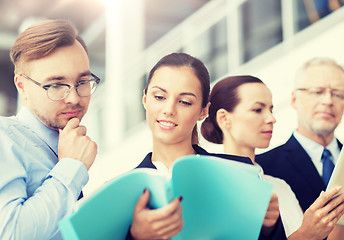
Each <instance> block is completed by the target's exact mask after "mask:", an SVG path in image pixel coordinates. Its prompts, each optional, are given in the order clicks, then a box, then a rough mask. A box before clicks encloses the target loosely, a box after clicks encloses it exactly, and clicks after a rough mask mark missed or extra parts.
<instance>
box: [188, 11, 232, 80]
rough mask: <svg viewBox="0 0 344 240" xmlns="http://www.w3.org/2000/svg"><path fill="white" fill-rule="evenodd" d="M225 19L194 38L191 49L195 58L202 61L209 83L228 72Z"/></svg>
mask: <svg viewBox="0 0 344 240" xmlns="http://www.w3.org/2000/svg"><path fill="white" fill-rule="evenodd" d="M227 31H228V28H227V21H226V18H223V19H221V20H220V21H219V22H217V23H216V24H214V25H213V26H211V27H210V28H209V29H208V30H207V31H205V32H204V33H203V34H201V35H199V36H198V37H197V38H195V40H194V42H193V43H192V44H194V46H193V49H197V52H195V56H196V57H197V58H199V59H201V60H202V61H203V63H204V64H205V65H206V67H207V68H208V70H209V74H210V79H211V81H213V80H216V79H218V78H219V77H222V76H223V75H224V74H226V73H227V72H228V70H229V69H228V57H227V54H228V49H227V42H228V39H227V35H228V34H227Z"/></svg>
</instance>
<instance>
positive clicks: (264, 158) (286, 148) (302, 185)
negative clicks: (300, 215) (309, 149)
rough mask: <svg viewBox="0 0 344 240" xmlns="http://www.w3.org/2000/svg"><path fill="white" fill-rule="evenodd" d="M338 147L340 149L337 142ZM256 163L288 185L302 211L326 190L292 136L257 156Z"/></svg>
mask: <svg viewBox="0 0 344 240" xmlns="http://www.w3.org/2000/svg"><path fill="white" fill-rule="evenodd" d="M337 141H338V140H337ZM338 147H339V148H340V149H341V148H342V144H341V143H340V142H339V141H338ZM256 162H257V163H259V164H260V165H261V166H262V167H263V170H264V173H265V174H268V175H271V176H274V177H278V178H281V179H283V180H284V181H286V182H287V183H288V184H289V185H290V187H291V189H292V190H293V192H294V193H295V195H296V198H297V199H298V201H299V203H300V205H301V208H302V210H303V211H306V210H307V209H308V208H309V206H310V205H312V203H313V202H314V201H315V200H316V199H317V198H318V197H319V195H320V192H321V191H322V190H325V189H326V187H325V185H324V183H323V181H322V178H321V176H320V175H319V173H318V171H317V169H316V168H315V166H314V164H313V162H312V160H311V158H310V157H309V155H308V154H307V153H306V151H305V150H304V149H303V148H302V146H301V145H300V143H299V142H298V141H297V140H296V138H295V137H294V136H293V135H292V136H291V137H290V138H289V140H288V141H287V142H286V143H285V144H283V145H281V146H279V147H276V148H274V149H272V150H270V151H268V152H266V153H263V154H260V155H257V156H256Z"/></svg>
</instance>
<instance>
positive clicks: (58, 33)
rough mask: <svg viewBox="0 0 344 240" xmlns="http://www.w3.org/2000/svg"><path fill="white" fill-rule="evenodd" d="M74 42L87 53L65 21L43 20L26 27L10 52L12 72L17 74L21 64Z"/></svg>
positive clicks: (71, 27)
mask: <svg viewBox="0 0 344 240" xmlns="http://www.w3.org/2000/svg"><path fill="white" fill-rule="evenodd" d="M75 40H77V41H78V42H79V43H80V44H81V45H82V46H83V48H84V49H85V51H86V53H87V47H86V45H85V42H84V41H83V39H82V38H81V37H80V36H79V35H78V31H77V29H76V28H75V26H74V25H73V24H72V23H71V22H69V21H67V20H62V19H58V20H45V21H42V22H39V23H36V24H34V25H32V26H30V27H28V28H27V29H26V30H25V31H23V32H22V33H20V34H19V36H18V38H17V39H16V41H15V43H14V44H13V46H12V48H11V51H10V57H11V61H12V63H13V64H14V68H15V70H14V72H15V73H18V71H19V69H20V68H21V65H22V63H24V62H27V61H30V60H34V59H40V58H43V57H46V56H48V55H49V54H51V53H53V52H54V51H55V50H56V49H57V48H59V47H66V46H71V45H73V44H74V43H75Z"/></svg>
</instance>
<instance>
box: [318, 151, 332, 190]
mask: <svg viewBox="0 0 344 240" xmlns="http://www.w3.org/2000/svg"><path fill="white" fill-rule="evenodd" d="M321 161H322V163H323V174H322V178H323V181H324V183H325V186H327V184H328V181H329V180H330V177H331V174H332V171H333V168H334V164H333V161H332V154H331V152H330V151H329V150H327V149H326V148H325V149H324V151H323V154H322V156H321Z"/></svg>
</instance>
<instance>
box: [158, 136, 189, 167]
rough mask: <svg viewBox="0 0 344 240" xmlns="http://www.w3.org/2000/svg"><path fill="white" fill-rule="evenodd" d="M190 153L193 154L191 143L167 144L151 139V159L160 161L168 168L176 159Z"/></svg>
mask: <svg viewBox="0 0 344 240" xmlns="http://www.w3.org/2000/svg"><path fill="white" fill-rule="evenodd" d="M191 154H195V150H194V149H193V147H192V145H191V144H187V145H186V144H171V145H168V144H163V143H154V141H153V152H152V161H160V162H162V163H164V164H165V166H166V167H167V168H169V169H170V167H171V166H172V165H173V163H174V161H175V160H176V159H178V158H180V157H183V156H186V155H191Z"/></svg>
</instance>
